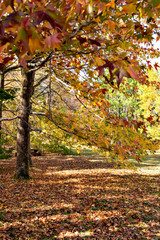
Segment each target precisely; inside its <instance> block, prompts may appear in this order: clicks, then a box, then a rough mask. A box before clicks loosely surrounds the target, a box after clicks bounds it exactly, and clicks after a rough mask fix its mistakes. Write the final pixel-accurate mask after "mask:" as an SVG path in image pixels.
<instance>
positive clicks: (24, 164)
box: [15, 69, 35, 179]
mask: <svg viewBox="0 0 160 240" xmlns="http://www.w3.org/2000/svg"><path fill="white" fill-rule="evenodd" d="M22 75H23V84H22V91H21V95H20V113H19V120H18V129H17V165H16V173H15V178H18V179H19V178H22V179H23V178H25V179H28V178H29V161H30V139H29V138H30V125H29V115H30V111H31V103H30V100H31V97H32V94H33V83H34V75H35V73H34V72H33V71H31V72H29V71H27V70H25V69H23V71H22Z"/></svg>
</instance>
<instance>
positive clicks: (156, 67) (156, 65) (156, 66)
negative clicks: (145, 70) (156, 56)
mask: <svg viewBox="0 0 160 240" xmlns="http://www.w3.org/2000/svg"><path fill="white" fill-rule="evenodd" d="M154 67H155V69H156V70H157V71H158V68H159V67H160V66H159V65H158V63H157V62H156V63H155V64H154Z"/></svg>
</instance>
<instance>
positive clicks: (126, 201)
mask: <svg viewBox="0 0 160 240" xmlns="http://www.w3.org/2000/svg"><path fill="white" fill-rule="evenodd" d="M15 160H16V159H15V158H11V159H8V160H1V161H0V182H1V185H2V187H3V188H2V189H0V239H3V240H10V239H13V240H16V239H17V240H18V239H19V240H22V239H25V240H27V239H28V240H36V239H37V240H44V239H46V240H48V239H95V240H96V239H106V240H110V239H111V240H120V239H122V240H128V239H130V240H136V239H140V240H143V239H151V240H153V239H157V240H158V239H160V224H159V219H160V214H159V213H160V211H159V210H160V209H159V206H160V201H159V200H160V198H159V193H160V192H159V186H160V185H159V180H160V178H159V174H160V152H157V154H155V155H154V156H149V157H148V158H147V159H146V161H145V162H144V163H142V164H141V165H139V166H138V167H137V169H135V170H130V169H114V168H113V167H112V165H110V164H108V163H107V162H106V161H104V159H103V157H100V156H96V155H92V154H90V155H87V156H86V155H82V156H58V155H57V154H46V155H44V156H40V157H33V164H34V167H32V168H31V169H30V176H31V177H32V178H31V179H30V180H28V181H18V180H14V179H13V175H14V171H15Z"/></svg>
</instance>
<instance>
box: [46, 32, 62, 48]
mask: <svg viewBox="0 0 160 240" xmlns="http://www.w3.org/2000/svg"><path fill="white" fill-rule="evenodd" d="M45 43H46V44H47V46H49V47H51V48H53V49H55V48H59V47H60V45H61V40H60V36H59V34H58V33H55V34H53V35H51V36H48V37H46V39H45Z"/></svg>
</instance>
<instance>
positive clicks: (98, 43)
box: [89, 38, 101, 46]
mask: <svg viewBox="0 0 160 240" xmlns="http://www.w3.org/2000/svg"><path fill="white" fill-rule="evenodd" d="M89 41H90V43H91V44H95V45H97V46H101V44H100V42H99V41H97V40H94V39H91V38H89Z"/></svg>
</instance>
